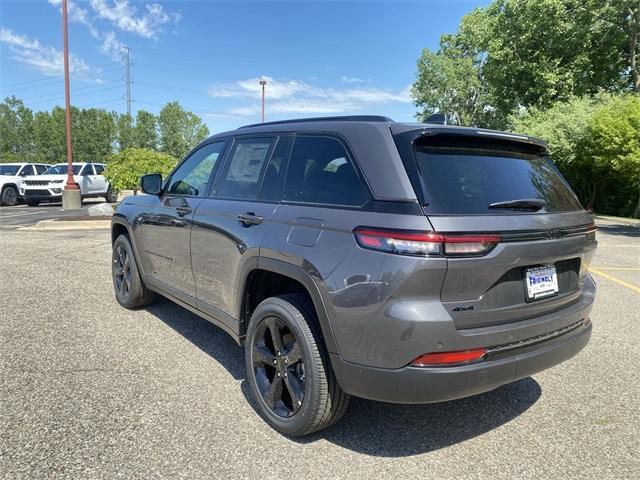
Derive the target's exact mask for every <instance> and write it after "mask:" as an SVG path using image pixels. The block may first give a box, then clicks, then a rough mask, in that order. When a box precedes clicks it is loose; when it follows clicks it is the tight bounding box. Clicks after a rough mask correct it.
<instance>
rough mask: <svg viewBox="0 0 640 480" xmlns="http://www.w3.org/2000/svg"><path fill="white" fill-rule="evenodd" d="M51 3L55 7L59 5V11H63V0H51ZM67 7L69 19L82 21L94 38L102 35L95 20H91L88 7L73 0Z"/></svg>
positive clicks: (77, 21)
mask: <svg viewBox="0 0 640 480" xmlns="http://www.w3.org/2000/svg"><path fill="white" fill-rule="evenodd" d="M49 3H50V4H51V5H53V6H54V7H58V10H59V11H62V7H61V5H60V4H61V3H62V0H49ZM67 8H68V14H69V20H70V21H71V22H76V23H80V24H82V25H84V26H86V27H87V28H88V29H89V32H90V33H91V35H92V36H93V37H94V38H98V37H99V36H100V32H99V31H98V29H97V28H96V27H95V26H94V25H93V21H92V20H91V13H90V12H89V10H88V9H86V8H83V7H80V6H79V5H78V4H77V3H76V2H74V1H71V0H70V1H69V3H68V6H67Z"/></svg>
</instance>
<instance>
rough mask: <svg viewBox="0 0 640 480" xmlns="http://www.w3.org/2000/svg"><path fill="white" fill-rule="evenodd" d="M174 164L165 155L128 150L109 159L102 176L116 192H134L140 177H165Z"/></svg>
mask: <svg viewBox="0 0 640 480" xmlns="http://www.w3.org/2000/svg"><path fill="white" fill-rule="evenodd" d="M176 163H177V160H176V159H175V158H174V157H172V156H171V155H167V154H166V153H160V152H154V151H153V150H148V149H145V148H129V149H126V150H122V151H121V152H118V153H115V154H113V155H111V156H110V157H109V159H108V163H107V168H106V170H105V172H104V175H105V177H106V178H107V179H108V180H109V183H110V184H111V185H112V186H113V188H115V189H116V190H117V191H121V190H131V189H133V190H136V189H137V188H138V183H139V181H140V177H141V176H142V175H145V174H147V173H160V174H162V175H167V174H168V173H169V172H171V170H172V169H173V167H175V166H176Z"/></svg>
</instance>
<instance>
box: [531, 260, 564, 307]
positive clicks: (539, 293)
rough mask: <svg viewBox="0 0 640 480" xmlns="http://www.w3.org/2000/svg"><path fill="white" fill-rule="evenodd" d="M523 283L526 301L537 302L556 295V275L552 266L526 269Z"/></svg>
mask: <svg viewBox="0 0 640 480" xmlns="http://www.w3.org/2000/svg"><path fill="white" fill-rule="evenodd" d="M524 283H525V286H526V289H527V300H538V299H540V298H545V297H550V296H552V295H555V294H556V293H558V290H559V289H558V275H557V274H556V267H554V266H553V265H549V266H545V267H534V268H527V269H526V270H525V278H524Z"/></svg>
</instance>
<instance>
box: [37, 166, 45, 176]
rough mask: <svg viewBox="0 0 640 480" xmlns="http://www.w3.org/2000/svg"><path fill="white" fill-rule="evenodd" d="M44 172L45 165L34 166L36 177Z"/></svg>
mask: <svg viewBox="0 0 640 480" xmlns="http://www.w3.org/2000/svg"><path fill="white" fill-rule="evenodd" d="M46 171H47V166H46V165H36V175H42V174H43V173H44V172H46Z"/></svg>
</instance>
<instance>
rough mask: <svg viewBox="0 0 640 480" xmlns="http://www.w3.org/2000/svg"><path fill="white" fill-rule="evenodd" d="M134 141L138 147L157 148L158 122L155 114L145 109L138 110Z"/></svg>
mask: <svg viewBox="0 0 640 480" xmlns="http://www.w3.org/2000/svg"><path fill="white" fill-rule="evenodd" d="M134 139H135V140H134V143H135V145H136V147H138V148H148V149H151V150H156V149H157V148H158V123H157V119H156V116H155V115H154V114H152V113H149V112H147V111H146V110H138V113H137V115H136V125H135V127H134Z"/></svg>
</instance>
